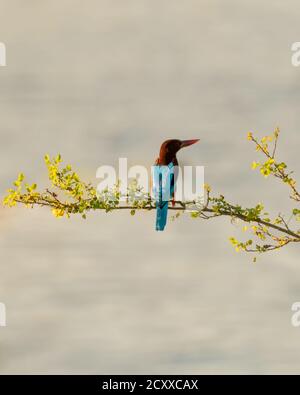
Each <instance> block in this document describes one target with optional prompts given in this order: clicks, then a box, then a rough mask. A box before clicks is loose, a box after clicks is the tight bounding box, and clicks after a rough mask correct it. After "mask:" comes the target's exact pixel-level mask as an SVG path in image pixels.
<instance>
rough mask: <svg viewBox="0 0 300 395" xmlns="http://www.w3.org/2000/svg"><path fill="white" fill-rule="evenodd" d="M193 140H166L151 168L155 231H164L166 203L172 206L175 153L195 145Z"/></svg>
mask: <svg viewBox="0 0 300 395" xmlns="http://www.w3.org/2000/svg"><path fill="white" fill-rule="evenodd" d="M198 141H199V139H194V140H175V139H173V140H166V141H165V142H163V143H162V145H161V147H160V151H159V157H158V158H157V159H156V161H155V165H154V166H153V168H152V185H153V193H154V197H155V201H156V230H159V231H162V230H164V228H165V226H166V223H167V216H168V203H169V201H170V200H171V199H172V200H173V205H174V192H175V184H176V180H177V175H178V160H177V158H176V154H177V152H178V151H179V150H180V149H181V148H184V147H188V146H190V145H192V144H195V143H197V142H198Z"/></svg>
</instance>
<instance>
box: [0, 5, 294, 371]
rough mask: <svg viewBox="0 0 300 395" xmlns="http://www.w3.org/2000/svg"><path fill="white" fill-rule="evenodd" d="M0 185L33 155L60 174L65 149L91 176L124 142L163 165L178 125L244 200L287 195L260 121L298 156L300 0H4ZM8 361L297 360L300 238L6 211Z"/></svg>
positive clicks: (244, 366)
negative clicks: (266, 246)
mask: <svg viewBox="0 0 300 395" xmlns="http://www.w3.org/2000/svg"><path fill="white" fill-rule="evenodd" d="M0 9H1V16H0V41H2V42H5V44H6V46H7V62H8V65H7V67H6V68H0V134H1V148H0V150H1V151H0V152H1V155H0V177H1V194H3V193H4V191H5V190H6V189H7V188H8V187H9V186H10V183H11V181H13V180H14V179H15V176H16V174H17V173H18V172H19V171H20V170H22V171H24V172H25V174H27V175H29V176H30V180H31V181H32V182H33V181H38V182H40V183H41V184H42V185H43V184H45V182H46V173H45V167H44V164H43V155H44V154H45V153H47V152H48V153H50V154H51V155H52V154H53V155H54V154H56V153H58V152H60V153H61V154H62V155H63V157H64V158H65V159H66V161H67V162H70V163H72V164H73V165H74V166H75V167H76V168H77V169H81V174H82V175H83V176H84V177H85V178H87V179H90V180H91V181H93V182H96V180H95V171H96V168H97V167H98V166H99V165H101V164H114V163H116V161H117V158H118V157H122V156H126V157H128V158H129V162H130V164H137V163H138V164H146V165H150V164H151V163H152V162H153V160H154V158H155V157H156V155H157V151H158V148H159V145H160V143H161V141H162V140H164V139H165V138H167V137H179V138H181V137H182V138H197V137H199V138H201V140H202V142H201V144H199V145H197V146H194V147H192V148H191V149H190V150H189V151H185V152H183V153H182V154H181V155H180V158H181V161H182V162H183V163H188V164H201V165H205V166H206V179H207V182H209V183H210V184H211V185H213V187H214V189H215V190H216V191H217V192H222V193H223V194H225V195H226V196H227V197H228V198H230V199H232V200H233V201H239V202H243V203H245V204H249V205H250V204H254V203H256V202H257V201H260V200H262V201H264V202H269V205H268V206H269V207H270V208H271V209H279V210H282V209H284V207H286V206H287V204H288V201H287V199H286V197H287V190H286V189H285V188H284V187H281V186H280V185H279V184H278V183H276V181H271V180H270V181H265V180H263V179H261V177H259V175H258V174H256V173H254V172H253V171H252V170H251V169H250V166H249V164H250V163H251V161H252V160H253V159H254V158H256V156H255V155H256V154H255V152H253V147H251V145H249V143H248V142H247V141H246V138H245V135H246V133H247V131H248V130H255V131H257V132H258V133H261V135H264V134H267V133H269V132H271V131H272V130H273V128H274V127H275V126H277V125H279V126H280V127H281V128H282V131H283V137H282V138H283V140H282V142H281V145H280V150H279V153H280V156H281V157H282V158H283V159H285V160H286V161H287V162H288V163H289V164H290V165H291V167H292V168H294V169H295V170H298V171H299V170H300V169H299V163H298V160H299V104H300V68H294V67H292V65H291V50H290V47H291V44H292V43H293V42H295V41H300V25H299V19H300V4H299V1H296V0H293V1H292V0H287V1H284V2H283V1H274V0H272V1H271V0H268V1H261V0H251V1H240V0H239V1H238V0H236V1H235V0H227V1H221V0H198V1H196V0H186V1H181V0H172V1H171V0H168V1H166V0H149V1H146V0H107V1H105V0H94V1H93V0H86V1H79V0H72V1H71V0H59V1H58V0H55V1H53V0H47V1H46V0H44V1H34V0H27V1H24V0H23V1H21V0H19V1H16V0H0ZM0 234H1V236H0V237H1V238H0V243H1V250H0V260H1V262H0V301H1V302H4V303H6V306H7V322H8V326H7V327H6V328H0V371H1V372H2V373H214V372H215V373H276V372H289V373H296V372H299V368H300V329H297V328H293V327H292V326H291V323H290V320H291V310H290V309H291V305H292V303H293V302H295V301H299V300H300V262H299V252H298V251H297V248H295V247H294V248H292V247H289V248H286V249H285V250H282V251H281V252H279V253H276V254H270V255H267V256H265V257H263V258H262V259H260V261H259V263H258V264H257V265H253V264H252V263H251V259H250V257H249V256H245V255H238V254H236V253H235V252H234V251H233V250H232V248H231V247H230V245H229V243H228V237H229V236H231V235H236V234H237V230H236V229H234V228H233V227H232V225H230V223H229V221H226V220H220V219H219V220H215V222H211V223H207V222H205V223H204V222H200V221H196V220H194V221H192V220H191V219H189V218H180V219H179V220H178V221H176V222H175V223H171V224H170V225H169V226H168V229H167V231H166V232H164V233H159V234H157V233H156V232H155V231H154V213H146V214H138V215H136V216H135V217H133V218H131V217H130V216H129V214H128V213H113V214H110V215H105V214H102V213H95V214H91V215H89V217H88V220H87V221H84V220H82V219H80V218H72V219H71V220H65V219H62V220H56V219H55V218H54V217H53V216H52V215H51V214H50V213H49V212H48V211H47V210H46V209H35V210H26V209H23V208H21V209H11V210H9V209H4V208H1V209H0Z"/></svg>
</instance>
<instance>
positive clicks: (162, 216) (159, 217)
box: [156, 202, 168, 230]
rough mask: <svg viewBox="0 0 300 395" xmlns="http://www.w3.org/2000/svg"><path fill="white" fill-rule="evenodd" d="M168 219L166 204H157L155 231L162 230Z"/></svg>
mask: <svg viewBox="0 0 300 395" xmlns="http://www.w3.org/2000/svg"><path fill="white" fill-rule="evenodd" d="M167 217H168V202H162V203H161V204H159V203H157V207H156V230H164V229H165V226H166V223H167Z"/></svg>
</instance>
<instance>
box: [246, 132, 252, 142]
mask: <svg viewBox="0 0 300 395" xmlns="http://www.w3.org/2000/svg"><path fill="white" fill-rule="evenodd" d="M247 139H248V140H249V141H251V140H252V139H253V133H252V132H249V133H248V135H247Z"/></svg>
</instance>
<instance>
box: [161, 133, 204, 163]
mask: <svg viewBox="0 0 300 395" xmlns="http://www.w3.org/2000/svg"><path fill="white" fill-rule="evenodd" d="M198 141H199V139H194V140H176V139H171V140H166V141H164V142H163V143H162V145H161V147H160V151H159V164H160V165H168V164H169V163H171V162H172V161H174V160H176V154H177V152H178V151H179V150H180V149H181V148H184V147H188V146H190V145H192V144H195V143H197V142H198Z"/></svg>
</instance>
